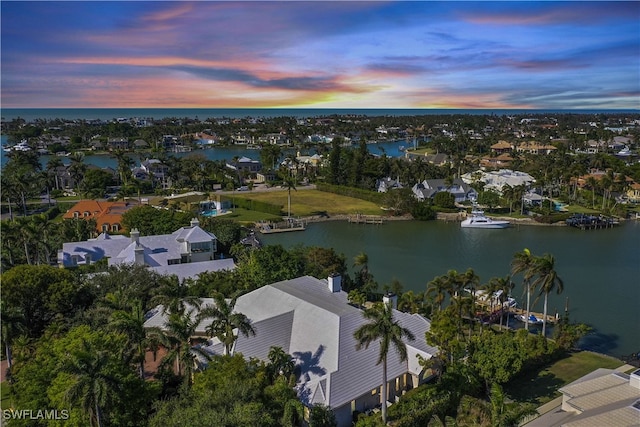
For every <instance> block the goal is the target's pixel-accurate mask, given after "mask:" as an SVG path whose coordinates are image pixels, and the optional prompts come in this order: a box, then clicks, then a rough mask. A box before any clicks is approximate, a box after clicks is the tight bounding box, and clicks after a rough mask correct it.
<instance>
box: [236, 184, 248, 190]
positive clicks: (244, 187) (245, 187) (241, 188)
mask: <svg viewBox="0 0 640 427" xmlns="http://www.w3.org/2000/svg"><path fill="white" fill-rule="evenodd" d="M236 191H249V187H247V186H246V185H243V186H242V187H238V188H236Z"/></svg>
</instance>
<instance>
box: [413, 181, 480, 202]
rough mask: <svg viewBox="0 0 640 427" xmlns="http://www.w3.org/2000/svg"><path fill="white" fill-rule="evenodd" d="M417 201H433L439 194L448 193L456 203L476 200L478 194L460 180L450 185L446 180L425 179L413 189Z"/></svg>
mask: <svg viewBox="0 0 640 427" xmlns="http://www.w3.org/2000/svg"><path fill="white" fill-rule="evenodd" d="M411 190H412V191H413V195H414V196H415V197H416V199H418V200H420V201H423V200H427V199H432V198H433V197H434V196H435V195H436V194H437V193H439V192H442V191H446V192H448V193H451V194H453V196H454V197H455V201H456V203H462V202H465V201H468V200H475V199H476V198H477V197H478V192H477V191H476V190H474V189H473V188H472V187H471V186H470V185H468V184H466V183H465V182H464V181H462V180H461V179H460V178H456V179H454V180H453V181H452V182H451V184H448V183H447V182H446V180H444V179H425V180H424V181H422V182H420V183H418V184H416V185H414V186H413V188H412V189H411Z"/></svg>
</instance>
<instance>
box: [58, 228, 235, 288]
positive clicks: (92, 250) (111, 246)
mask: <svg viewBox="0 0 640 427" xmlns="http://www.w3.org/2000/svg"><path fill="white" fill-rule="evenodd" d="M216 252H217V238H216V236H215V235H214V234H213V233H210V232H208V231H205V230H203V229H202V228H200V223H199V221H198V220H197V219H196V218H194V219H192V220H191V223H190V225H189V226H188V227H181V228H180V229H178V230H176V231H174V232H173V233H171V234H162V235H154V236H140V232H139V231H138V230H136V229H133V230H131V233H130V237H126V236H121V235H116V236H111V235H109V234H108V233H102V234H100V235H99V236H98V237H97V238H95V239H90V240H87V241H84V242H68V243H64V244H63V246H62V249H61V250H60V251H59V252H58V264H59V265H60V267H64V268H69V267H76V266H79V265H89V264H93V263H95V262H98V261H100V260H102V259H105V258H106V259H107V262H108V265H120V264H140V265H145V266H147V267H149V268H150V269H152V270H154V271H156V272H158V273H160V274H168V275H176V276H177V277H178V279H180V280H183V279H185V278H188V277H195V276H197V275H198V274H200V273H202V272H205V271H218V270H232V269H233V268H235V264H234V263H233V259H231V258H229V259H215V255H216Z"/></svg>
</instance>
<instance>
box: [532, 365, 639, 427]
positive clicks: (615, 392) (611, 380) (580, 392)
mask: <svg viewBox="0 0 640 427" xmlns="http://www.w3.org/2000/svg"><path fill="white" fill-rule="evenodd" d="M558 391H559V392H561V393H562V404H561V405H559V406H557V407H556V408H554V409H552V410H550V411H549V412H547V413H545V414H544V415H542V416H540V417H538V418H536V419H535V420H533V421H531V422H530V423H528V424H527V427H543V426H544V427H591V426H638V425H640V369H637V370H635V371H634V372H632V373H631V374H630V375H629V374H625V373H623V372H619V371H617V370H612V369H604V368H600V369H596V370H595V371H593V372H591V373H590V374H587V375H585V376H584V377H582V378H579V379H577V380H576V381H574V382H572V383H571V384H568V385H566V386H564V387H562V388H561V389H560V390H558Z"/></svg>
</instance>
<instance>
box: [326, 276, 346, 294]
mask: <svg viewBox="0 0 640 427" xmlns="http://www.w3.org/2000/svg"><path fill="white" fill-rule="evenodd" d="M327 282H328V283H329V291H330V292H340V291H341V290H342V277H341V276H340V275H339V274H337V273H331V274H330V275H329V277H328V278H327Z"/></svg>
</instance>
